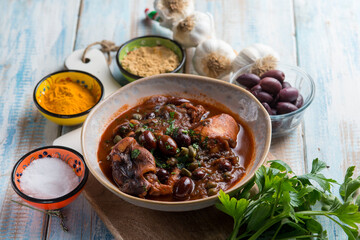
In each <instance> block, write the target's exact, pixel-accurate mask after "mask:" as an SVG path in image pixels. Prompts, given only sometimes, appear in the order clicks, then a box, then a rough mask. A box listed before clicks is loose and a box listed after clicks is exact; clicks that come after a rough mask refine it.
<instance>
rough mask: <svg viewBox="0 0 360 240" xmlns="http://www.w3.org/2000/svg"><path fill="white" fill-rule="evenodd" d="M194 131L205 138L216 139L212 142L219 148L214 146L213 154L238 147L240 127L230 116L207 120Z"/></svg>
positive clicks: (220, 115) (214, 117) (217, 116)
mask: <svg viewBox="0 0 360 240" xmlns="http://www.w3.org/2000/svg"><path fill="white" fill-rule="evenodd" d="M201 123H202V124H200V125H199V126H197V127H196V128H195V129H194V131H195V132H196V133H198V134H200V136H201V138H202V140H204V138H208V139H216V141H212V143H213V144H215V145H217V146H212V148H211V152H217V151H219V150H221V149H225V150H229V146H230V147H232V148H233V147H235V146H236V140H237V134H238V132H239V125H238V124H237V122H236V121H235V119H234V118H233V117H231V116H230V115H228V114H224V113H223V114H219V115H216V116H213V117H210V118H207V119H205V120H203V121H202V122H201Z"/></svg>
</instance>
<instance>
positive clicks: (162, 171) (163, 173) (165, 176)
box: [156, 168, 169, 183]
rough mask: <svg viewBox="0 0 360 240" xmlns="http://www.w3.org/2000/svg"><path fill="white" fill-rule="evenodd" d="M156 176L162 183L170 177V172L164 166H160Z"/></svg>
mask: <svg viewBox="0 0 360 240" xmlns="http://www.w3.org/2000/svg"><path fill="white" fill-rule="evenodd" d="M156 176H157V177H158V179H159V181H160V182H161V183H166V181H167V180H168V179H169V172H168V171H166V170H165V169H163V168H160V169H159V170H158V171H157V172H156Z"/></svg>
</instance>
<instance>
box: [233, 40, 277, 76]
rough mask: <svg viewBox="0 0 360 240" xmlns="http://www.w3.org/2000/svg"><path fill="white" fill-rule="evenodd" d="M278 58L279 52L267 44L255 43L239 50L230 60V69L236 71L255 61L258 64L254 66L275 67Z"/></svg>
mask: <svg viewBox="0 0 360 240" xmlns="http://www.w3.org/2000/svg"><path fill="white" fill-rule="evenodd" d="M279 60H280V57H279V54H278V53H277V52H276V51H275V50H274V49H272V48H271V47H269V46H267V45H264V44H260V43H256V44H253V45H251V46H248V47H246V48H244V49H243V50H241V52H240V53H239V54H238V55H237V56H236V58H235V59H234V61H233V62H232V70H233V71H237V70H239V69H240V68H242V67H244V66H246V65H249V64H253V63H255V62H257V63H258V66H257V67H255V68H258V67H260V68H261V67H265V68H273V67H276V64H277V62H278V61H279ZM269 70H270V69H269ZM255 71H258V70H255Z"/></svg>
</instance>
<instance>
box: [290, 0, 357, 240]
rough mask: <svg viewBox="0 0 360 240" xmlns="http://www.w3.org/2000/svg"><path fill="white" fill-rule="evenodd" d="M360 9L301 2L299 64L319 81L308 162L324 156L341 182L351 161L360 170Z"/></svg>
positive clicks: (333, 231) (334, 233) (308, 128)
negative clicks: (359, 109) (359, 108)
mask: <svg viewBox="0 0 360 240" xmlns="http://www.w3.org/2000/svg"><path fill="white" fill-rule="evenodd" d="M359 10H360V2H359V1H332V2H329V1H307V0H296V1H295V17H296V29H297V31H296V35H297V42H298V50H299V65H300V66H301V67H302V68H304V69H306V71H307V72H309V74H310V75H311V76H313V78H314V80H315V84H316V97H315V100H314V102H313V104H312V105H311V106H310V108H309V109H308V110H307V111H308V112H307V113H306V115H305V122H306V124H305V131H304V133H305V141H306V155H307V164H308V168H310V167H311V160H312V159H313V158H316V157H318V158H319V159H321V160H323V161H325V162H326V163H327V164H328V165H329V166H330V168H329V169H328V170H327V171H326V172H325V175H326V176H328V177H331V178H334V179H336V180H337V181H340V182H342V181H343V176H344V173H345V170H346V168H347V167H349V166H351V165H355V166H357V169H356V175H359V173H360V168H359V167H360V165H359V159H360V144H359V143H360V134H359V133H360V125H359V122H360V112H359V111H358V106H357V103H358V99H359V93H358V92H359V89H360V82H359V74H360V69H359V65H360V57H359V53H360V32H359V29H360V11H359ZM336 194H337V193H336ZM323 223H325V224H326V225H327V228H328V229H329V231H328V233H329V239H346V235H345V234H344V233H343V231H342V230H341V229H340V228H338V227H335V225H334V224H333V223H329V221H327V220H324V221H323Z"/></svg>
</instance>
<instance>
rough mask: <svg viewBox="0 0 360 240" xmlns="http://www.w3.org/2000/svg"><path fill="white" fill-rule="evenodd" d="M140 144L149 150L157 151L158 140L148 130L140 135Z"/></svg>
mask: <svg viewBox="0 0 360 240" xmlns="http://www.w3.org/2000/svg"><path fill="white" fill-rule="evenodd" d="M139 142H140V144H141V145H143V146H144V147H145V148H146V149H148V150H151V149H156V138H155V136H154V134H153V133H152V132H150V131H149V130H146V131H144V132H143V133H141V134H140V136H139Z"/></svg>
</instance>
